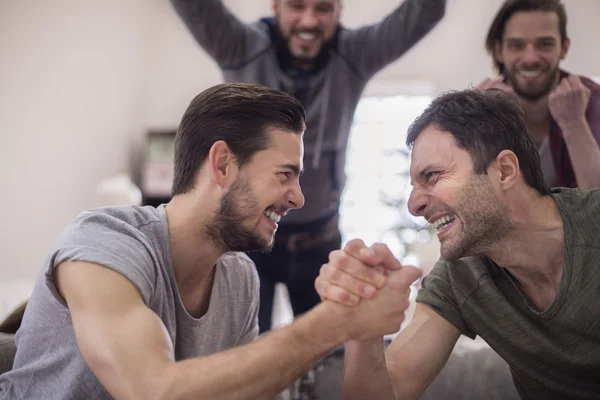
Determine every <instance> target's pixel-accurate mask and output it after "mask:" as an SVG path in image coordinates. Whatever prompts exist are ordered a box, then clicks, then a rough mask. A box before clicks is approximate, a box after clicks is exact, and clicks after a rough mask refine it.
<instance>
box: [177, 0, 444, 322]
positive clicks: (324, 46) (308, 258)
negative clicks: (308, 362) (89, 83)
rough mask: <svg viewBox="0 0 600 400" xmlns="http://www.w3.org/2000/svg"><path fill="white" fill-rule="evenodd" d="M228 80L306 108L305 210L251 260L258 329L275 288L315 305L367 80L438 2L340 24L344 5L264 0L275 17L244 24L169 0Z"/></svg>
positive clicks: (410, 1) (302, 304) (426, 21)
mask: <svg viewBox="0 0 600 400" xmlns="http://www.w3.org/2000/svg"><path fill="white" fill-rule="evenodd" d="M171 1H172V3H173V5H174V7H175V9H176V10H177V12H178V13H179V15H180V16H181V18H182V19H183V21H184V22H185V24H186V25H187V27H188V28H189V30H190V32H191V33H192V34H193V36H194V37H195V39H196V40H197V41H198V43H199V44H200V45H201V46H202V48H203V49H204V50H205V51H206V52H207V53H208V54H209V55H210V56H211V57H212V58H213V59H214V60H215V61H216V62H217V64H218V66H219V68H220V69H221V70H222V72H223V77H224V79H225V80H226V81H227V82H250V83H257V84H262V85H266V86H270V87H272V88H275V89H279V90H282V91H284V92H287V93H289V94H291V95H293V96H294V97H296V98H297V99H298V100H300V101H301V102H302V104H303V105H304V108H305V109H306V112H307V130H306V135H305V145H306V160H305V161H306V169H305V172H304V175H303V176H302V188H303V191H304V194H305V196H306V205H305V207H304V208H302V209H301V210H297V211H294V212H293V213H291V214H290V215H289V216H288V217H287V218H286V220H285V221H284V222H283V223H282V224H281V225H280V227H279V230H278V234H277V237H276V240H275V247H274V249H273V252H271V253H269V254H268V255H266V254H259V253H254V254H250V257H251V258H252V259H253V261H254V262H255V264H256V266H257V270H258V274H259V277H260V282H261V284H260V290H261V294H260V299H261V303H260V311H259V326H260V331H261V332H264V331H266V330H268V329H270V327H271V315H272V309H273V295H274V288H275V284H276V283H278V282H282V283H284V284H285V285H286V286H287V288H288V292H289V295H290V302H291V305H292V309H293V312H294V314H295V315H299V314H302V313H304V312H305V311H307V310H309V309H311V308H312V307H314V306H315V305H316V304H318V302H319V296H318V295H317V293H316V291H315V289H314V281H315V279H316V277H317V276H318V274H319V268H320V267H321V265H322V264H324V263H326V262H327V255H328V254H329V252H331V251H332V250H335V249H339V248H340V246H341V240H342V238H341V234H340V230H339V212H338V211H339V206H340V200H341V194H342V192H343V190H344V185H345V179H346V177H345V163H346V147H347V143H348V135H349V133H350V127H351V124H352V120H353V116H354V110H355V108H356V105H357V103H358V101H359V99H360V96H361V94H362V92H363V89H364V88H365V86H366V84H367V82H368V81H369V80H370V79H371V77H373V75H375V74H376V73H377V72H378V71H380V70H381V69H382V68H384V67H385V66H386V65H388V64H390V63H391V62H393V61H395V60H397V59H398V58H400V56H402V55H403V54H404V53H405V52H406V51H408V50H409V49H410V48H411V47H412V46H414V45H415V44H416V43H417V42H418V41H419V40H420V39H421V38H423V37H424V36H425V35H426V34H427V33H428V32H429V31H430V30H431V29H433V27H434V26H435V25H436V24H437V23H438V21H439V20H440V19H441V18H442V16H443V14H444V11H445V3H446V0H406V1H404V2H403V3H402V4H401V5H400V6H399V7H398V8H396V9H395V10H394V11H393V12H392V13H391V14H389V15H388V16H387V17H386V18H385V19H384V20H383V21H381V22H380V23H378V24H374V25H371V26H365V27H362V28H359V29H345V28H343V27H342V26H341V24H340V15H341V10H342V4H343V2H342V0H272V1H273V13H274V18H263V19H261V20H260V21H258V22H256V23H250V24H246V23H243V22H241V21H240V20H238V19H237V18H236V17H235V16H234V15H233V14H232V13H231V12H230V11H229V10H227V9H226V7H225V6H224V5H223V3H222V0H171Z"/></svg>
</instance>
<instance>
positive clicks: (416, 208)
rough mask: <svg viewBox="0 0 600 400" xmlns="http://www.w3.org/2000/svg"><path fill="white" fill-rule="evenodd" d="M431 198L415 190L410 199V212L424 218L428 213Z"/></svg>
mask: <svg viewBox="0 0 600 400" xmlns="http://www.w3.org/2000/svg"><path fill="white" fill-rule="evenodd" d="M428 207H429V196H427V195H426V194H424V193H422V192H420V191H419V190H416V189H413V190H412V191H411V192H410V196H409V197H408V211H409V212H410V213H411V214H412V215H414V216H415V217H422V216H424V215H425V214H426V213H427V208H428Z"/></svg>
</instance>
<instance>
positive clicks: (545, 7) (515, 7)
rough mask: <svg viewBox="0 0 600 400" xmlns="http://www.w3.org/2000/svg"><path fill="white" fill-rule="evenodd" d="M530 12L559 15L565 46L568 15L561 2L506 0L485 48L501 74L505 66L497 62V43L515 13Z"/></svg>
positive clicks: (559, 24)
mask: <svg viewBox="0 0 600 400" xmlns="http://www.w3.org/2000/svg"><path fill="white" fill-rule="evenodd" d="M528 11H550V12H555V13H556V14H557V15H558V30H559V32H560V39H561V43H562V44H563V45H564V44H565V40H566V39H567V13H566V11H565V6H564V5H563V4H562V2H561V0H506V1H505V2H504V4H503V5H502V7H500V10H498V13H497V14H496V17H495V18H494V21H493V22H492V25H491V26H490V30H489V31H488V34H487V37H486V39H485V48H486V50H487V52H488V53H489V54H490V55H491V56H492V59H493V60H494V67H495V68H496V70H497V71H498V72H500V73H502V72H503V70H504V64H503V63H501V62H499V61H498V60H496V55H495V52H494V47H495V46H496V42H499V43H502V37H503V36H504V27H505V26H506V22H507V21H508V20H509V19H510V18H511V17H512V16H513V15H514V14H515V13H518V12H528Z"/></svg>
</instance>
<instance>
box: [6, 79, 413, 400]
mask: <svg viewBox="0 0 600 400" xmlns="http://www.w3.org/2000/svg"><path fill="white" fill-rule="evenodd" d="M304 129H305V121H304V109H303V108H302V106H301V105H300V103H299V102H298V101H297V100H295V99H293V98H292V97H290V96H288V95H286V94H285V93H282V92H279V91H276V90H273V89H270V88H267V87H264V86H258V85H249V84H223V85H218V86H215V87H212V88H210V89H207V90H205V91H204V92H202V93H201V94H200V95H198V96H197V97H196V98H195V99H194V100H193V101H192V102H191V104H190V106H189V107H188V109H187V111H186V112H185V114H184V116H183V119H182V121H181V124H180V126H179V129H178V132H177V137H176V146H175V177H174V182H173V199H172V200H171V201H170V202H169V203H168V204H166V205H161V206H159V207H157V208H153V207H135V206H121V207H111V208H101V209H94V210H90V211H88V212H84V213H82V214H81V215H79V216H78V217H77V218H76V219H75V220H74V221H73V222H72V223H71V224H69V225H68V226H67V227H66V229H65V230H64V231H63V232H62V234H61V235H60V237H59V238H58V240H57V242H56V244H55V246H54V247H53V249H52V251H51V252H50V255H49V257H48V259H47V260H46V262H45V264H44V268H43V270H42V272H41V274H40V277H39V279H38V281H37V284H36V286H35V289H34V291H33V294H32V297H31V299H30V301H29V303H28V305H27V309H26V312H25V315H24V318H23V322H22V325H21V327H20V329H19V331H18V332H17V336H16V343H17V354H16V358H15V362H14V365H13V369H12V370H11V371H9V372H7V373H5V374H4V375H2V376H0V399H2V400H5V399H11V400H12V399H90V400H94V399H110V398H118V399H139V398H142V399H150V398H153V399H154V398H155V399H189V398H205V399H255V398H269V397H273V396H274V395H276V394H277V393H278V392H280V391H281V389H283V388H284V387H285V386H286V385H287V384H289V383H290V382H291V381H293V380H294V379H296V378H297V377H299V376H300V375H302V374H304V373H305V372H306V371H307V370H308V369H309V368H310V367H312V366H313V365H314V364H315V363H316V362H317V361H318V360H319V359H320V358H321V357H323V356H324V355H325V354H326V353H327V352H329V351H331V350H332V349H333V348H335V347H336V346H338V345H340V344H341V343H343V342H344V341H345V340H347V339H350V338H353V339H361V340H362V339H367V338H371V337H377V336H379V335H381V334H385V333H392V332H394V331H396V330H397V329H398V328H399V326H400V323H401V322H402V320H403V313H404V310H405V309H406V306H407V301H406V298H407V296H406V294H407V293H408V291H407V289H408V285H409V284H410V283H411V281H412V280H415V279H416V278H417V277H418V276H419V272H418V271H417V270H416V269H414V268H413V269H402V270H400V269H398V270H395V271H393V272H392V273H388V274H386V275H387V276H385V275H384V274H382V273H377V274H373V275H374V276H375V275H377V276H378V277H379V278H380V279H381V281H380V282H379V283H378V285H379V286H382V285H384V284H385V286H386V288H383V289H382V290H381V291H380V292H379V294H378V295H377V297H376V298H373V299H372V300H367V301H362V300H360V301H359V299H358V297H355V298H354V302H355V303H357V306H356V307H353V308H348V307H343V306H340V305H338V304H336V303H333V302H329V301H325V302H323V303H321V304H320V305H318V306H317V307H315V308H314V309H313V310H311V311H309V312H308V313H306V314H305V315H304V316H303V317H302V318H300V319H298V320H296V321H295V322H294V323H293V324H291V325H289V326H287V327H285V328H282V329H279V330H276V331H273V332H272V333H270V334H268V335H265V336H264V337H263V338H261V339H259V340H256V341H254V339H256V337H257V334H258V304H259V303H258V293H259V287H258V279H257V276H256V272H255V269H254V265H253V264H252V262H251V261H250V259H249V258H248V257H247V256H246V255H244V254H243V253H232V252H233V251H237V252H244V251H253V250H260V251H268V250H269V249H270V248H271V246H272V244H273V238H274V235H275V231H276V230H277V222H278V221H279V219H280V218H281V217H283V216H284V215H285V214H286V213H287V212H288V211H289V210H291V209H296V208H300V207H302V205H303V203H304V198H303V195H302V192H301V190H300V185H299V183H298V178H299V175H300V173H301V172H302V156H303V144H302V135H303V132H304ZM333 257H335V255H334V256H333ZM380 263H381V264H382V265H389V264H391V263H393V257H391V254H388V255H386V257H385V258H384V259H382V260H380ZM415 271H416V272H415ZM386 281H387V283H386ZM362 289H367V286H363V287H362ZM369 289H370V291H371V292H372V293H374V292H375V290H374V289H375V288H374V287H370V288H369ZM250 342H253V343H250ZM234 348H235V349H234Z"/></svg>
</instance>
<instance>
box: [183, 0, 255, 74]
mask: <svg viewBox="0 0 600 400" xmlns="http://www.w3.org/2000/svg"><path fill="white" fill-rule="evenodd" d="M171 3H172V4H173V7H174V8H175V10H176V11H177V13H178V14H179V16H180V17H181V19H182V21H183V22H184V23H185V25H186V26H187V28H188V30H189V31H190V33H191V34H192V35H193V36H194V38H195V39H196V41H197V42H198V43H199V44H200V46H202V48H203V49H204V50H205V51H206V52H207V53H208V54H209V55H210V56H211V57H212V58H213V59H214V60H215V61H216V62H217V63H218V64H219V65H220V66H222V67H228V66H231V65H235V64H238V63H241V62H243V61H244V60H245V59H246V57H247V55H248V53H249V51H251V47H252V46H256V47H261V45H262V43H264V42H265V39H266V38H264V37H263V36H262V35H261V34H260V32H258V31H257V30H255V29H252V28H250V27H249V26H248V25H246V24H245V23H243V22H242V21H240V20H239V19H238V18H237V17H236V16H235V15H233V14H232V13H231V12H230V11H229V10H228V9H227V8H226V7H225V5H224V4H223V2H222V0H171Z"/></svg>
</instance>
